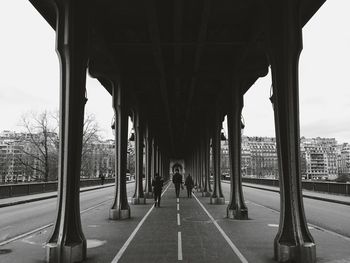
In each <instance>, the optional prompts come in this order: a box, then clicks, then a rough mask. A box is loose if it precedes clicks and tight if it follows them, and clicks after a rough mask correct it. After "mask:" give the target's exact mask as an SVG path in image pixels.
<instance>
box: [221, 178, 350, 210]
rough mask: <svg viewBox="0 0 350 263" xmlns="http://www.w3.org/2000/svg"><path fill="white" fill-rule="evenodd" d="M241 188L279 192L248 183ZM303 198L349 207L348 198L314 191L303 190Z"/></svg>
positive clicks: (269, 187) (268, 187)
mask: <svg viewBox="0 0 350 263" xmlns="http://www.w3.org/2000/svg"><path fill="white" fill-rule="evenodd" d="M225 183H228V182H225ZM243 186H246V187H250V188H257V189H263V190H267V191H271V192H276V193H279V192H280V189H279V187H276V186H267V185H261V184H250V183H243ZM303 197H304V198H305V197H306V198H311V199H316V200H321V201H326V202H331V203H337V204H342V205H349V206H350V196H344V195H335V194H327V193H321V192H314V191H309V190H304V189H303Z"/></svg>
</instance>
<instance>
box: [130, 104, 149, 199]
mask: <svg viewBox="0 0 350 263" xmlns="http://www.w3.org/2000/svg"><path fill="white" fill-rule="evenodd" d="M135 159H136V162H135V163H136V165H135V168H136V171H135V192H134V195H133V198H132V200H131V201H132V204H134V205H137V204H146V198H145V196H144V194H143V178H142V175H143V123H142V120H141V118H140V112H138V111H136V112H135Z"/></svg>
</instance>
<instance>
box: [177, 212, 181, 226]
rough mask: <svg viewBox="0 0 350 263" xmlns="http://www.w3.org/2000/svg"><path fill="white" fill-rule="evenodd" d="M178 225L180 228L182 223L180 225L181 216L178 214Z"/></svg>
mask: <svg viewBox="0 0 350 263" xmlns="http://www.w3.org/2000/svg"><path fill="white" fill-rule="evenodd" d="M177 225H178V226H180V225H181V223H180V214H177Z"/></svg>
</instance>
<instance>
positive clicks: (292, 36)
mask: <svg viewBox="0 0 350 263" xmlns="http://www.w3.org/2000/svg"><path fill="white" fill-rule="evenodd" d="M299 8H300V1H298V0H286V1H283V3H282V2H281V1H277V0H275V1H273V5H272V6H271V15H270V17H271V20H270V28H269V29H270V43H269V45H268V48H269V49H268V56H269V59H270V63H271V66H272V82H273V99H272V101H273V106H274V113H275V127H276V141H277V148H278V157H279V158H278V161H279V174H280V177H279V182H280V196H281V212H280V224H279V230H278V233H277V236H276V238H275V242H274V248H275V258H276V260H277V261H279V262H302V263H309V262H316V245H315V242H314V240H313V238H312V236H311V234H310V232H309V230H308V227H307V222H306V218H305V213H304V205H303V199H302V191H301V173H300V148H299V147H300V144H299V138H300V130H299V87H298V66H299V65H298V64H299V55H300V52H301V50H302V28H301V25H300V10H299Z"/></svg>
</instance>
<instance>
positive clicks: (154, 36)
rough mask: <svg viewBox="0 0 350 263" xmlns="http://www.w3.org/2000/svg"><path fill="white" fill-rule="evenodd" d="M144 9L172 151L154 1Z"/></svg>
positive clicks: (172, 142)
mask: <svg viewBox="0 0 350 263" xmlns="http://www.w3.org/2000/svg"><path fill="white" fill-rule="evenodd" d="M145 8H146V10H147V18H148V30H149V34H150V39H151V40H152V49H153V55H154V60H155V64H156V66H157V68H158V71H159V74H160V79H159V84H160V92H161V96H162V99H163V103H164V107H165V115H166V118H167V121H168V128H169V135H170V145H171V148H172V149H171V151H172V150H173V149H174V137H173V130H172V122H171V117H170V108H169V98H168V90H167V84H166V77H165V69H164V62H163V56H162V49H161V46H160V36H159V28H158V22H157V12H156V3H155V1H154V0H150V1H147V2H145Z"/></svg>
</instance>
